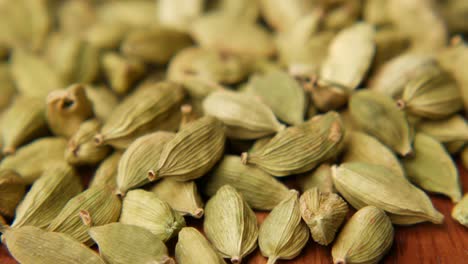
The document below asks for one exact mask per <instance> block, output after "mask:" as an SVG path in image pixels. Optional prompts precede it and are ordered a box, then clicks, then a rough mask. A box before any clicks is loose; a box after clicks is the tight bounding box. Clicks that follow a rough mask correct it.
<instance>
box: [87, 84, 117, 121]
mask: <svg viewBox="0 0 468 264" xmlns="http://www.w3.org/2000/svg"><path fill="white" fill-rule="evenodd" d="M86 96H87V97H88V99H89V100H90V101H91V103H92V104H93V112H94V114H95V115H96V117H97V118H99V119H100V120H101V121H106V120H107V118H108V117H109V116H111V115H112V112H113V111H114V109H115V108H116V107H117V105H118V103H119V99H118V98H117V96H116V95H115V94H114V93H112V91H111V90H110V89H108V88H106V87H104V86H92V87H91V86H86Z"/></svg>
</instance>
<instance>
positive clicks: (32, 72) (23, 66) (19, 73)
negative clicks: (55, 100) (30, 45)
mask: <svg viewBox="0 0 468 264" xmlns="http://www.w3.org/2000/svg"><path fill="white" fill-rule="evenodd" d="M11 72H12V74H13V79H14V80H15V84H16V87H17V89H18V91H19V92H20V93H21V94H23V95H25V96H30V97H38V98H39V99H44V98H46V96H47V95H48V94H49V92H51V91H53V90H56V89H60V88H62V87H63V86H64V82H63V80H62V79H61V77H60V75H59V74H58V73H57V72H55V71H54V70H53V69H52V67H51V66H50V65H49V64H47V62H46V61H45V60H43V59H41V58H39V57H37V56H36V55H33V54H31V53H29V52H27V51H24V50H20V49H15V50H14V51H13V54H12V57H11Z"/></svg>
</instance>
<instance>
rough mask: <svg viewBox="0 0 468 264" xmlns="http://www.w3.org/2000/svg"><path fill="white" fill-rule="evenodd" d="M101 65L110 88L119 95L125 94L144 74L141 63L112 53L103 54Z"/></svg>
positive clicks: (143, 67) (143, 66) (143, 65)
mask: <svg viewBox="0 0 468 264" xmlns="http://www.w3.org/2000/svg"><path fill="white" fill-rule="evenodd" d="M102 64H103V68H104V71H105V73H106V76H107V79H108V80H109V82H110V87H111V88H112V90H114V91H115V92H116V93H117V94H121V95H124V94H127V93H128V92H129V91H130V90H131V89H132V88H133V85H134V84H135V82H137V81H138V80H139V79H141V78H142V77H143V75H144V74H145V64H143V63H142V62H141V61H139V60H138V59H134V58H126V57H123V56H121V55H120V54H118V53H114V52H109V53H106V54H104V55H103V57H102Z"/></svg>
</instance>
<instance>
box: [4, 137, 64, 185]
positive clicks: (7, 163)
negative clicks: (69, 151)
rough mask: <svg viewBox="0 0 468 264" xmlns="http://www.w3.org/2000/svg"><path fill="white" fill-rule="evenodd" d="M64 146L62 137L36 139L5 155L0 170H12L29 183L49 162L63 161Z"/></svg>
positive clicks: (37, 176)
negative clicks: (11, 153)
mask: <svg viewBox="0 0 468 264" xmlns="http://www.w3.org/2000/svg"><path fill="white" fill-rule="evenodd" d="M66 147H67V141H66V140H65V139H63V138H59V137H46V138H40V139H37V140H35V141H33V142H31V143H29V144H27V145H25V146H23V147H21V148H19V149H18V150H17V151H16V152H15V153H14V154H13V155H10V156H8V157H5V158H4V159H3V160H2V161H1V163H0V170H4V169H11V170H14V171H16V172H17V173H18V174H19V175H21V177H23V179H24V180H25V181H26V182H27V183H28V184H30V183H32V182H34V181H35V180H36V179H37V178H39V176H40V175H41V173H42V172H43V171H44V170H45V169H47V168H48V167H49V166H50V165H51V164H53V163H56V162H64V161H65V158H64V155H63V153H65V149H66Z"/></svg>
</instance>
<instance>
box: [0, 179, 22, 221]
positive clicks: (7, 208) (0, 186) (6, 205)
mask: <svg viewBox="0 0 468 264" xmlns="http://www.w3.org/2000/svg"><path fill="white" fill-rule="evenodd" d="M26 187H27V186H26V183H25V182H24V180H23V178H21V176H20V175H18V174H17V173H16V172H14V171H12V170H1V171H0V214H1V215H4V216H6V217H13V216H14V215H15V208H16V206H17V205H18V203H19V202H20V201H21V200H22V199H23V196H24V194H25V193H26Z"/></svg>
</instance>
